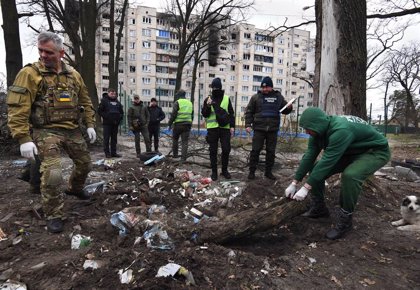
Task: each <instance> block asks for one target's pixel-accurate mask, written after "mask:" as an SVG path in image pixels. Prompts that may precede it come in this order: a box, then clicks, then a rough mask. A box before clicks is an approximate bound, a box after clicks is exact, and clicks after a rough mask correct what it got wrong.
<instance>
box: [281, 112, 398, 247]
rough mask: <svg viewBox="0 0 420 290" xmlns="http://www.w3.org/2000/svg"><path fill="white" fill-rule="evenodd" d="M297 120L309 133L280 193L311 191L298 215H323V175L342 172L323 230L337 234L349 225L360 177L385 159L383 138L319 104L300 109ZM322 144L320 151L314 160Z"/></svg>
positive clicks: (303, 195) (332, 235)
mask: <svg viewBox="0 0 420 290" xmlns="http://www.w3.org/2000/svg"><path fill="white" fill-rule="evenodd" d="M299 125H300V126H301V127H302V128H304V129H305V130H306V133H307V134H309V135H310V136H311V137H310V138H309V142H308V149H307V150H306V152H305V154H304V156H303V158H302V160H301V162H300V165H299V168H298V170H297V171H296V173H295V179H294V180H293V182H292V183H291V184H290V185H289V186H288V187H287V188H286V190H285V195H286V196H287V197H290V198H292V199H295V200H298V201H301V200H304V199H305V198H306V196H307V195H308V192H309V191H311V199H312V205H311V207H310V209H309V210H308V211H307V212H305V213H304V214H303V216H306V217H310V218H320V217H327V216H329V211H328V208H327V207H326V205H325V202H324V193H325V180H326V179H327V178H328V177H330V176H332V175H334V174H336V173H342V174H341V189H340V209H339V211H338V215H337V217H338V218H337V221H336V224H335V226H334V227H333V228H332V229H331V230H330V231H328V232H327V234H326V237H327V238H328V239H331V240H335V239H339V238H341V237H342V236H343V235H344V234H345V233H346V232H348V231H349V230H350V229H351V228H352V215H353V211H354V208H355V206H356V203H357V199H358V197H359V194H360V192H361V191H362V185H363V182H364V181H365V180H366V179H367V178H368V177H369V176H370V175H372V174H373V173H374V172H375V171H376V170H378V169H379V168H381V167H382V166H384V165H385V164H386V163H387V162H388V161H389V159H390V157H391V153H390V150H389V146H388V141H387V139H386V138H385V137H384V136H382V134H381V133H379V132H378V131H376V129H375V128H373V127H372V126H370V125H369V124H368V123H366V122H365V121H364V120H362V119H360V118H359V117H355V116H328V115H326V114H325V113H324V112H323V111H322V110H321V109H319V108H308V109H306V110H305V111H304V112H303V114H302V116H301V117H300V120H299ZM322 150H323V154H322V157H321V158H320V160H319V161H317V162H316V159H317V157H318V155H319V154H320V153H321V151H322ZM308 172H309V176H308V177H307V179H306V183H305V184H304V185H303V186H302V187H301V188H300V189H299V191H297V184H298V182H299V181H302V179H303V178H304V177H305V176H306V174H307V173H308ZM296 191H297V192H296Z"/></svg>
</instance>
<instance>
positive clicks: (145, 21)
mask: <svg viewBox="0 0 420 290" xmlns="http://www.w3.org/2000/svg"><path fill="white" fill-rule="evenodd" d="M143 23H149V24H151V23H152V18H150V17H148V16H143Z"/></svg>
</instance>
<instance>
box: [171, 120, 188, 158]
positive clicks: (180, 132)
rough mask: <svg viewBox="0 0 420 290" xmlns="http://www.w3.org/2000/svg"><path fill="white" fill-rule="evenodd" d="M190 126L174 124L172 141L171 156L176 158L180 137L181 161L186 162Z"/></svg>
mask: <svg viewBox="0 0 420 290" xmlns="http://www.w3.org/2000/svg"><path fill="white" fill-rule="evenodd" d="M190 131H191V124H177V123H175V124H174V131H173V136H172V137H173V140H172V154H173V155H174V157H178V140H179V137H181V142H182V144H181V146H182V147H181V159H182V160H183V161H185V160H187V153H188V138H189V137H190Z"/></svg>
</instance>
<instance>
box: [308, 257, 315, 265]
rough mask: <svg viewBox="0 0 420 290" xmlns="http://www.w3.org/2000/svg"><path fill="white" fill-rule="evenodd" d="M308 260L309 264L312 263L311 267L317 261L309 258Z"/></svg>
mask: <svg viewBox="0 0 420 290" xmlns="http://www.w3.org/2000/svg"><path fill="white" fill-rule="evenodd" d="M308 260H309V263H311V265H312V264H315V263H316V259H315V258H310V257H309V258H308Z"/></svg>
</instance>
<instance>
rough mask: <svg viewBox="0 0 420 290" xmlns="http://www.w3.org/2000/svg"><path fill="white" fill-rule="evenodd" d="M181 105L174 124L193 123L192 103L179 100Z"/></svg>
mask: <svg viewBox="0 0 420 290" xmlns="http://www.w3.org/2000/svg"><path fill="white" fill-rule="evenodd" d="M177 102H178V105H179V110H178V114H177V115H176V119H175V121H174V123H180V122H190V123H192V103H191V101H189V100H186V99H179V100H177Z"/></svg>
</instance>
